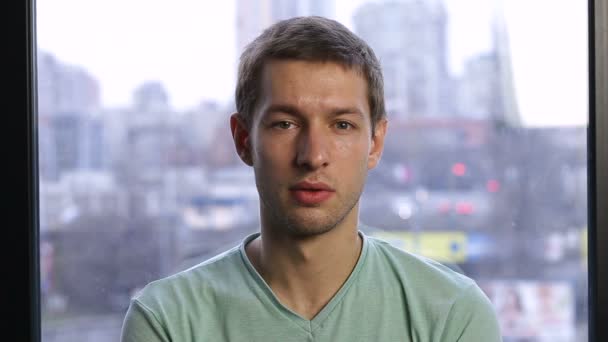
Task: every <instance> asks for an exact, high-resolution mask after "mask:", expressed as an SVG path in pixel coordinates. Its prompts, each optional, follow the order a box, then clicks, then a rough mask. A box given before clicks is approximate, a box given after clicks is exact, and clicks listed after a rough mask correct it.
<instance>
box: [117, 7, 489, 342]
mask: <svg viewBox="0 0 608 342" xmlns="http://www.w3.org/2000/svg"><path fill="white" fill-rule="evenodd" d="M236 104H237V110H238V113H235V114H234V115H232V117H231V118H230V127H231V129H232V135H233V137H234V143H235V147H236V151H237V153H238V154H239V156H240V157H241V159H242V160H243V162H244V163H245V164H247V165H249V166H251V167H253V169H254V173H255V180H256V185H257V188H258V192H259V197H260V217H261V229H260V233H256V234H253V235H251V236H249V237H247V238H245V239H244V241H243V242H242V243H241V244H240V245H239V246H236V247H235V248H233V249H231V250H229V251H227V252H225V253H223V254H221V255H218V256H217V257H214V258H212V259H210V260H208V261H205V262H203V263H201V264H199V265H197V266H195V267H193V268H191V269H189V270H186V271H183V272H180V273H178V274H176V275H173V276H170V277H168V278H165V279H162V280H159V281H155V282H152V283H151V284H149V285H148V286H146V287H145V288H144V289H143V290H142V291H141V292H140V293H139V294H137V295H136V297H135V298H134V299H133V301H132V302H131V306H130V308H129V311H128V313H127V316H126V318H125V322H124V327H123V333H122V341H123V342H135V341H138V342H143V341H146V342H151V341H174V342H176V341H179V342H185V341H214V342H215V341H264V342H266V341H327V342H330V341H331V342H339V341H348V342H351V341H411V342H413V341H417V342H430V341H445V342H448V341H449V342H453V341H463V342H464V341H466V342H472V341H479V342H493V341H500V340H501V337H500V334H499V330H498V325H497V320H496V318H495V315H494V312H493V309H492V306H491V304H490V302H489V300H488V299H487V297H486V296H485V295H484V294H483V292H482V291H481V290H480V289H479V287H478V286H477V285H476V284H475V282H474V281H473V280H471V279H469V278H467V277H465V276H463V275H461V274H459V273H457V272H454V271H452V270H451V269H450V268H448V267H445V266H442V265H441V264H439V263H436V262H433V261H431V260H428V259H425V258H422V257H418V256H415V255H412V254H409V253H407V252H404V251H401V250H399V249H396V248H393V247H391V246H390V245H389V244H388V243H386V242H383V241H381V240H378V239H374V238H371V237H367V236H365V235H364V234H363V233H362V232H361V231H360V230H359V228H358V227H359V223H358V215H359V197H360V196H361V193H362V191H363V187H364V183H365V180H366V177H367V173H368V171H369V170H370V169H372V168H374V167H375V166H376V165H377V164H378V162H379V160H380V156H381V154H382V149H383V144H384V137H385V134H386V130H387V120H386V118H385V116H386V115H385V111H384V100H383V81H382V74H381V70H380V64H379V63H378V60H377V59H376V57H375V55H374V53H373V51H372V50H371V49H370V48H369V46H368V45H367V44H366V43H365V42H363V41H362V40H361V39H359V38H358V37H356V36H355V35H354V34H353V33H352V32H350V31H349V30H348V29H347V28H345V27H344V26H343V25H341V24H339V23H337V22H335V21H332V20H328V19H324V18H320V17H304V18H294V19H289V20H285V21H282V22H279V23H277V24H275V25H273V26H271V27H270V28H268V29H267V30H266V31H265V32H263V33H262V34H261V35H260V36H259V37H258V38H257V39H256V40H255V41H253V42H252V43H251V44H250V45H249V46H248V47H247V48H246V50H245V51H244V53H243V55H242V56H241V62H240V67H239V73H238V84H237V89H236Z"/></svg>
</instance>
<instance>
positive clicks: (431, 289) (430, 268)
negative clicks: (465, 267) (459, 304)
mask: <svg viewBox="0 0 608 342" xmlns="http://www.w3.org/2000/svg"><path fill="white" fill-rule="evenodd" d="M367 238H368V239H369V242H370V246H371V247H372V248H371V249H372V253H373V254H374V258H373V259H374V260H375V262H377V263H379V265H378V266H377V267H378V268H379V271H380V272H388V273H390V274H391V275H392V276H394V277H397V278H399V279H400V282H399V283H400V284H403V286H406V287H409V288H411V289H416V291H417V292H418V291H420V292H425V293H428V294H429V295H435V294H438V293H439V294H442V295H448V294H451V295H453V296H458V295H459V294H461V293H462V292H463V291H465V290H467V288H469V287H470V286H472V285H474V284H475V281H474V280H473V279H472V278H470V277H468V276H467V275H465V274H464V272H463V271H462V269H460V267H458V265H456V264H451V263H441V262H438V261H436V260H433V259H431V258H428V257H425V256H423V255H420V254H416V253H413V252H410V251H407V250H404V249H401V248H398V247H395V246H394V245H393V244H391V243H390V242H388V241H386V240H384V239H382V238H380V237H376V236H368V237H367Z"/></svg>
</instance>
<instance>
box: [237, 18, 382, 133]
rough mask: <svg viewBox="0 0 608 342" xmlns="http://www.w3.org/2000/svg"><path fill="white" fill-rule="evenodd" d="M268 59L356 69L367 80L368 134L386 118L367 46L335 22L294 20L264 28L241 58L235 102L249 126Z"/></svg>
mask: <svg viewBox="0 0 608 342" xmlns="http://www.w3.org/2000/svg"><path fill="white" fill-rule="evenodd" d="M270 59H293V60H305V61H315V62H316V61H319V62H337V63H340V64H342V65H345V66H347V67H348V68H356V69H357V71H359V72H361V73H362V74H363V76H364V77H365V79H366V81H367V89H368V90H367V92H368V103H369V107H370V113H371V121H372V134H373V133H374V131H373V128H374V127H375V124H376V123H377V122H378V121H380V120H381V119H383V118H385V117H386V111H385V108H384V81H383V78H382V70H381V67H380V62H379V61H378V58H376V55H375V54H374V51H373V50H372V49H371V48H370V47H369V46H368V45H367V43H366V42H365V41H363V40H362V39H361V38H359V37H357V36H356V35H355V34H354V33H352V32H351V31H350V30H349V29H348V28H346V27H345V26H344V25H342V24H340V23H339V22H337V21H335V20H331V19H327V18H323V17H317V16H310V17H295V18H291V19H287V20H282V21H279V22H277V23H276V24H274V25H272V26H270V27H269V28H267V29H266V30H265V31H264V32H262V34H261V35H260V36H258V37H257V38H256V39H255V40H253V41H252V42H251V43H249V45H247V46H246V47H245V50H244V51H243V53H242V55H241V59H240V63H239V69H238V80H237V85H236V91H235V101H236V109H237V111H238V112H239V114H240V115H241V116H242V118H243V119H244V120H245V123H246V124H247V125H248V126H249V127H251V123H252V122H253V120H252V119H253V113H254V111H255V107H256V106H257V101H258V99H259V97H260V89H261V86H260V82H261V81H260V78H261V72H262V69H263V67H264V64H265V63H266V62H267V61H268V60H270Z"/></svg>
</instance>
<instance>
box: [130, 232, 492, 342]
mask: <svg viewBox="0 0 608 342" xmlns="http://www.w3.org/2000/svg"><path fill="white" fill-rule="evenodd" d="M359 233H360V234H361V236H362V238H363V247H362V251H361V255H360V257H359V260H358V261H357V264H356V266H355V268H354V269H353V271H352V273H351V275H350V276H349V278H348V279H347V281H346V282H345V283H344V285H343V286H342V288H340V290H339V291H338V292H337V293H336V294H335V296H334V297H333V298H332V299H331V301H330V302H329V303H328V304H327V305H326V306H325V307H324V308H323V309H322V310H321V311H320V312H319V313H318V314H317V315H316V316H315V317H314V318H313V319H312V320H308V319H305V318H303V317H301V316H299V315H298V314H296V313H295V312H293V311H291V310H290V309H289V308H287V307H286V306H284V305H282V304H281V303H280V302H279V300H278V299H277V297H276V296H275V295H274V294H273V292H272V290H271V289H270V287H269V286H268V285H267V284H266V282H265V281H264V279H263V278H262V277H261V276H260V275H259V274H258V273H257V271H256V270H255V268H254V267H253V265H252V264H251V262H250V261H249V259H248V258H247V255H246V253H245V245H246V244H247V243H248V242H250V241H252V240H253V239H255V238H256V237H257V236H258V235H259V233H256V234H252V235H250V236H248V237H247V238H246V239H245V240H244V241H243V243H241V244H240V245H239V246H236V247H234V248H232V249H230V250H228V251H226V252H224V253H222V254H220V255H218V256H216V257H214V258H212V259H210V260H207V261H205V262H203V263H201V264H199V265H197V266H194V267H192V268H190V269H188V270H185V271H182V272H180V273H177V274H175V275H172V276H170V277H167V278H164V279H161V280H157V281H154V282H152V283H150V284H148V285H147V286H146V287H144V289H143V290H141V291H140V292H139V293H138V294H137V295H136V296H135V297H134V298H133V299H132V301H131V305H130V307H129V310H128V312H127V315H126V317H125V321H124V324H123V330H122V341H123V342H136V341H137V342H156V341H172V342H189V341H198V342H205V341H210V342H211V341H212V342H217V341H236V342H239V341H260V342H271V341H272V342H274V341H281V342H288V341H294V342H295V341H298V342H299V341H319V342H321V341H323V342H341V341H345V342H354V341H365V342H369V341H403V342H414V341H415V342H439V341H442V342H444V341H445V342H455V341H460V342H494V341H501V337H500V332H499V327H498V323H497V320H496V316H495V313H494V310H493V308H492V305H491V303H490V301H489V300H488V299H487V297H486V296H485V295H484V294H483V292H482V291H481V290H480V288H479V287H478V286H477V285H476V284H475V282H474V281H473V280H472V279H470V278H468V277H466V276H464V275H462V274H460V273H457V272H455V271H453V270H452V269H450V268H448V267H446V266H444V265H442V264H439V263H437V262H434V261H432V260H429V259H426V258H423V257H420V256H416V255H413V254H410V253H407V252H405V251H402V250H400V249H398V248H395V247H393V246H391V245H390V244H389V243H388V242H385V241H382V240H380V239H377V238H373V237H370V236H366V235H364V234H363V233H362V232H359Z"/></svg>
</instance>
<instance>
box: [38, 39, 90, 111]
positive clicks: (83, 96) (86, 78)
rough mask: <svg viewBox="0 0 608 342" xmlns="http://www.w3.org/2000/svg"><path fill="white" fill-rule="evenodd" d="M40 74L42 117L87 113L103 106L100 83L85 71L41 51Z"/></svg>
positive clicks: (40, 109)
mask: <svg viewBox="0 0 608 342" xmlns="http://www.w3.org/2000/svg"><path fill="white" fill-rule="evenodd" d="M37 73H38V112H39V115H41V116H45V115H52V114H55V113H65V112H79V113H84V112H91V111H93V110H96V109H98V108H99V107H100V90H99V83H98V82H97V80H96V79H95V78H93V76H91V75H90V74H89V73H88V72H87V71H86V70H84V69H83V68H81V67H78V66H74V65H68V64H65V63H62V62H60V61H58V60H57V59H56V58H55V57H54V56H53V55H51V54H48V53H45V52H43V51H40V52H39V53H38V70H37Z"/></svg>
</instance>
